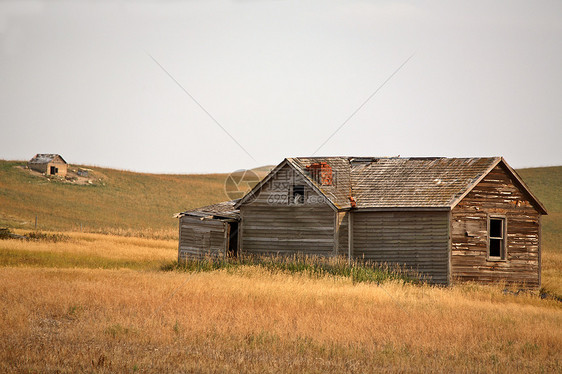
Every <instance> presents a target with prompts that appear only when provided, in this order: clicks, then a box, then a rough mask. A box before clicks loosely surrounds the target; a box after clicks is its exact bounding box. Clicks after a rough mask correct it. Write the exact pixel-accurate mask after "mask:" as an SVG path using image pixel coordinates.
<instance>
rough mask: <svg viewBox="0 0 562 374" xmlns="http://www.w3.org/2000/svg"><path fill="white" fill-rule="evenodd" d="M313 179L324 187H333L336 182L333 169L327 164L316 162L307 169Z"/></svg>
mask: <svg viewBox="0 0 562 374" xmlns="http://www.w3.org/2000/svg"><path fill="white" fill-rule="evenodd" d="M306 169H307V170H308V172H309V173H310V174H311V175H312V178H313V179H314V180H315V181H316V182H318V183H320V184H321V185H323V186H331V185H332V184H333V182H334V174H333V172H332V167H331V166H330V165H329V164H328V163H327V162H315V163H313V164H310V165H309V166H307V167H306Z"/></svg>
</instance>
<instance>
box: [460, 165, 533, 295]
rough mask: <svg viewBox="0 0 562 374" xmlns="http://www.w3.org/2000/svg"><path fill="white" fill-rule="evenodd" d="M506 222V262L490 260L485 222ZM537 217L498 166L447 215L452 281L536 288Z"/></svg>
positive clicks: (513, 183)
mask: <svg viewBox="0 0 562 374" xmlns="http://www.w3.org/2000/svg"><path fill="white" fill-rule="evenodd" d="M490 215H492V216H494V215H499V216H503V217H505V222H506V231H507V238H506V240H507V242H506V259H505V260H499V261H498V260H490V259H488V217H489V216H490ZM539 240H540V215H539V213H538V211H537V210H536V209H535V208H534V207H533V205H532V204H531V203H530V201H529V197H528V196H525V193H524V192H522V190H521V189H520V188H519V187H518V186H517V185H516V182H515V181H514V180H512V179H511V178H510V176H509V174H507V173H506V170H504V168H503V167H502V166H500V165H498V166H496V167H495V168H494V169H493V170H492V171H491V172H490V173H489V174H488V175H487V176H486V177H484V179H483V180H482V181H481V182H480V183H478V184H477V185H476V186H475V187H474V188H473V189H472V191H471V192H469V193H468V194H467V195H466V196H465V197H464V198H463V199H462V200H461V201H460V202H459V204H458V205H457V206H456V207H455V208H454V209H453V210H452V213H451V271H452V276H453V281H455V280H460V281H477V282H479V283H493V282H498V281H505V282H507V283H520V284H525V285H526V286H527V287H530V288H538V287H539V286H540V243H539Z"/></svg>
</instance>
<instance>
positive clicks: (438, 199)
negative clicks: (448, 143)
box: [238, 157, 546, 213]
mask: <svg viewBox="0 0 562 374" xmlns="http://www.w3.org/2000/svg"><path fill="white" fill-rule="evenodd" d="M285 162H287V163H289V164H290V165H292V166H293V167H294V168H295V169H296V170H297V171H299V172H300V173H301V174H302V175H304V176H305V177H306V178H307V180H308V182H309V183H310V184H311V185H312V186H314V187H315V188H316V189H318V191H320V192H321V193H322V194H323V195H324V196H326V197H327V198H328V199H329V200H330V202H331V203H332V204H333V205H334V206H335V207H336V208H338V209H349V208H352V207H354V208H359V209H385V208H422V209H423V208H431V209H434V208H437V209H451V208H452V207H454V206H455V205H456V204H457V203H458V202H459V201H460V200H461V199H462V198H463V197H464V196H465V195H466V194H467V193H468V192H470V190H472V188H473V187H474V186H476V184H478V182H480V180H482V178H484V177H485V176H486V175H487V174H488V173H489V172H490V171H491V170H492V169H493V168H494V167H496V166H497V165H498V164H500V163H502V165H503V166H505V168H506V169H507V172H508V173H509V174H511V176H512V177H513V178H514V179H515V180H516V181H517V183H518V184H519V185H520V186H521V188H522V189H523V190H524V191H525V192H526V193H527V194H528V195H529V197H530V199H531V200H532V201H533V202H534V203H535V204H536V206H537V207H538V209H539V210H541V211H543V212H544V213H546V210H545V209H544V206H543V205H542V204H541V203H540V201H539V200H538V199H537V198H536V197H535V196H534V195H533V194H532V193H531V192H530V190H529V189H528V187H527V186H526V185H525V183H524V182H523V181H522V180H521V178H520V177H519V176H518V175H517V173H516V172H515V171H514V170H513V169H512V168H511V167H510V166H509V165H508V164H507V163H506V162H505V160H504V159H503V158H502V157H472V158H445V157H296V158H287V159H285V160H284V161H283V162H282V163H281V164H279V166H281V165H283V164H284V163H285ZM317 163H327V164H328V165H330V167H331V168H332V171H333V174H334V177H333V178H334V182H333V183H332V185H322V184H320V183H318V181H316V180H315V179H314V178H313V176H312V175H311V174H310V172H308V167H310V165H312V164H317ZM279 166H278V168H279ZM278 168H276V169H274V171H273V172H272V173H275V172H276V170H278ZM270 175H271V174H270ZM268 177H269V176H268ZM268 177H266V178H265V179H264V181H263V182H266V180H267V179H268ZM262 185H263V183H260V184H258V185H257V186H256V187H255V188H254V190H255V189H259V188H261V186H262ZM254 190H252V191H251V192H250V193H249V194H252V193H254ZM244 201H245V198H242V201H240V203H239V204H238V205H240V204H242V203H244Z"/></svg>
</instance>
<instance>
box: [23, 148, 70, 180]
mask: <svg viewBox="0 0 562 374" xmlns="http://www.w3.org/2000/svg"><path fill="white" fill-rule="evenodd" d="M27 167H28V168H30V169H31V170H35V171H38V172H40V173H44V174H45V175H60V176H61V177H65V176H66V173H67V170H68V164H67V163H66V161H65V160H64V159H63V158H62V157H61V155H57V154H54V153H38V154H36V155H35V156H34V157H33V158H32V159H31V160H29V161H28V163H27Z"/></svg>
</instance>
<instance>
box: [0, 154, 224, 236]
mask: <svg viewBox="0 0 562 374" xmlns="http://www.w3.org/2000/svg"><path fill="white" fill-rule="evenodd" d="M23 165H25V162H20V161H3V160H0V226H8V227H14V228H33V226H34V224H35V216H37V218H38V228H39V229H43V230H79V229H80V225H82V228H83V230H85V231H109V232H119V231H124V232H131V233H135V234H137V233H142V232H145V233H147V234H149V235H150V234H154V233H161V234H164V235H175V234H176V232H177V220H176V219H175V218H173V214H174V213H177V212H180V211H183V210H186V209H189V208H195V207H198V206H203V205H208V204H212V203H215V202H218V201H223V200H226V199H228V198H227V196H226V194H225V192H224V181H225V179H226V177H227V175H225V174H204V175H167V174H164V175H157V174H143V173H134V172H129V171H121V170H113V169H105V168H97V167H90V168H92V169H93V170H94V175H93V176H94V178H92V181H93V183H92V184H85V185H78V184H71V183H67V182H65V181H63V180H60V179H57V178H52V179H48V178H46V177H44V176H41V175H39V174H38V173H32V172H30V171H29V170H26V169H24V168H22V166H23ZM73 167H75V166H74V165H73Z"/></svg>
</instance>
